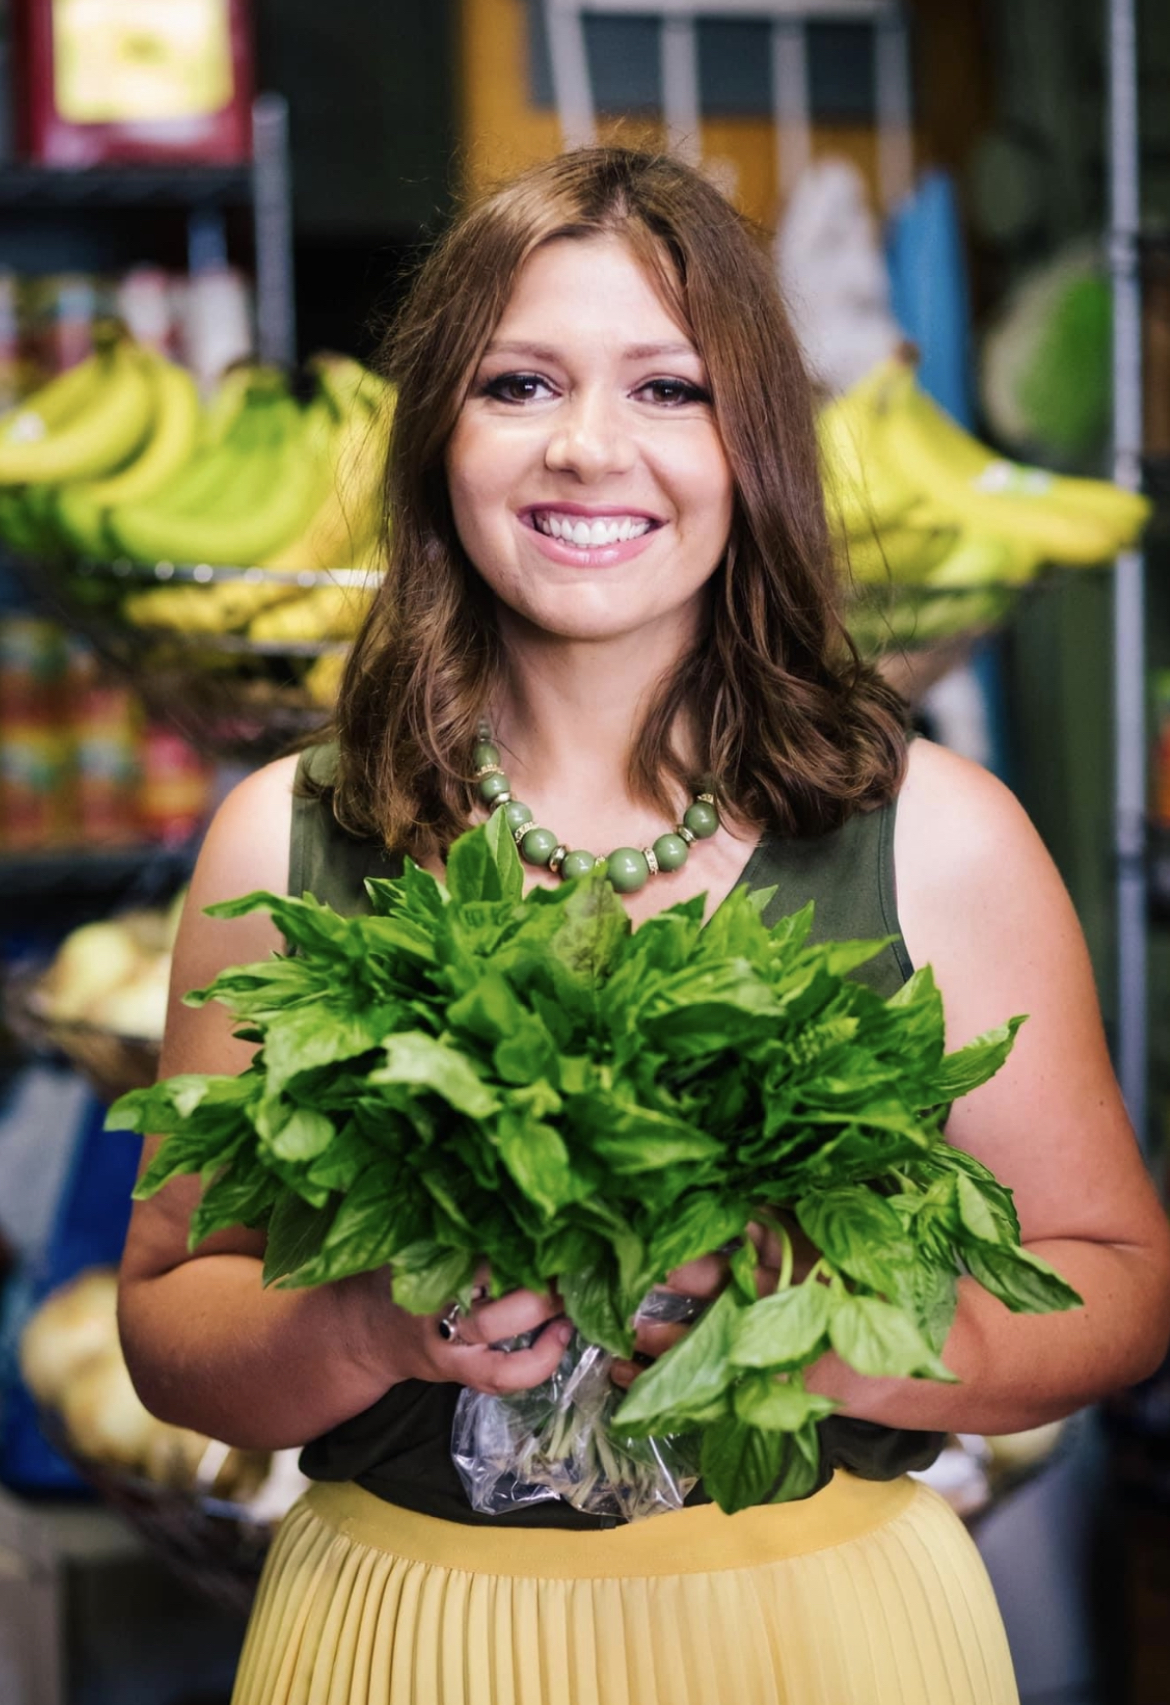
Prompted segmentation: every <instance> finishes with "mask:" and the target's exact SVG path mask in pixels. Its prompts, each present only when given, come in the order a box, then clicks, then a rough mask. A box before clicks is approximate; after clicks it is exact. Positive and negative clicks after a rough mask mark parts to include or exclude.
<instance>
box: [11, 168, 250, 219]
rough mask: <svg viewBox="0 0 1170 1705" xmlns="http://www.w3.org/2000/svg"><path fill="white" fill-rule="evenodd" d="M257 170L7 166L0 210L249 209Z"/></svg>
mask: <svg viewBox="0 0 1170 1705" xmlns="http://www.w3.org/2000/svg"><path fill="white" fill-rule="evenodd" d="M252 192H253V179H252V168H251V167H250V166H247V165H242V166H87V167H78V168H76V169H73V168H65V167H60V166H19V165H18V166H3V167H0V208H8V209H12V208H27V209H32V210H34V211H35V210H38V209H41V208H46V209H59V208H66V209H69V208H84V207H143V206H154V207H181V208H193V207H226V206H239V207H244V206H247V205H248V203H249V202H250V201H251V199H252Z"/></svg>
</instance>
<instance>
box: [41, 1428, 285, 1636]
mask: <svg viewBox="0 0 1170 1705" xmlns="http://www.w3.org/2000/svg"><path fill="white" fill-rule="evenodd" d="M40 1425H41V1429H42V1431H43V1432H44V1434H45V1437H46V1438H47V1439H48V1441H49V1442H50V1444H52V1446H53V1448H54V1449H55V1450H57V1451H59V1452H60V1454H61V1455H62V1456H63V1457H64V1458H65V1460H66V1461H67V1462H68V1463H70V1465H71V1466H72V1467H73V1468H74V1469H75V1470H76V1471H77V1473H78V1475H79V1476H80V1478H81V1479H82V1480H84V1481H85V1483H86V1485H88V1486H90V1487H92V1488H93V1490H94V1492H96V1493H97V1495H98V1497H99V1498H100V1499H101V1501H102V1502H103V1503H104V1504H106V1505H107V1506H108V1507H109V1508H110V1509H112V1510H114V1511H115V1512H116V1513H117V1514H118V1515H119V1516H121V1517H122V1519H123V1520H124V1521H125V1522H126V1523H127V1524H128V1525H129V1526H130V1527H132V1528H133V1529H134V1530H135V1532H137V1533H139V1534H140V1535H141V1536H142V1538H143V1539H144V1540H145V1541H146V1542H147V1544H148V1545H150V1546H151V1548H152V1549H153V1550H154V1551H155V1552H157V1553H158V1555H159V1556H160V1558H162V1560H163V1561H165V1563H166V1564H167V1566H168V1567H169V1568H170V1569H171V1570H172V1572H173V1573H174V1574H176V1575H177V1576H178V1577H179V1579H180V1580H182V1581H183V1582H184V1583H185V1584H186V1585H187V1586H189V1587H191V1588H193V1589H194V1590H195V1591H197V1592H198V1593H200V1594H201V1595H202V1596H203V1597H205V1598H209V1599H212V1600H214V1602H215V1603H216V1604H218V1605H220V1606H221V1607H223V1608H224V1609H226V1610H229V1611H231V1612H233V1613H234V1614H236V1615H238V1616H240V1617H244V1618H246V1617H247V1616H248V1613H249V1612H250V1610H251V1608H252V1600H253V1598H254V1596H255V1593H256V1586H257V1583H258V1581H259V1579H260V1571H261V1570H262V1568H263V1567H264V1559H265V1557H266V1556H267V1553H268V1548H269V1546H270V1544H271V1543H272V1537H273V1534H274V1533H275V1531H276V1528H277V1526H278V1525H279V1521H280V1517H281V1515H282V1514H283V1510H284V1508H287V1507H288V1505H289V1504H291V1502H292V1501H293V1499H294V1498H295V1497H296V1495H297V1493H298V1492H299V1490H300V1488H301V1484H302V1482H301V1480H300V1477H299V1476H298V1475H295V1474H293V1475H292V1476H287V1477H286V1475H281V1476H280V1478H281V1479H282V1480H283V1483H284V1484H285V1485H286V1486H287V1491H286V1493H285V1495H284V1496H283V1497H281V1495H280V1489H279V1488H278V1487H274V1486H273V1485H272V1484H271V1483H269V1486H268V1490H269V1494H270V1495H269V1497H268V1498H265V1497H264V1495H263V1494H264V1488H262V1489H261V1495H260V1497H259V1498H258V1500H257V1501H256V1502H255V1503H234V1502H231V1501H229V1500H227V1499H223V1498H216V1497H211V1496H208V1495H206V1494H203V1493H200V1492H199V1491H186V1490H181V1489H179V1488H176V1487H171V1486H163V1485H159V1484H157V1483H156V1482H154V1481H151V1480H147V1479H145V1478H144V1477H143V1476H141V1475H138V1474H131V1473H128V1472H127V1471H126V1470H125V1469H122V1468H117V1467H114V1466H112V1465H111V1464H109V1463H104V1462H97V1461H95V1460H94V1459H93V1458H92V1457H89V1456H84V1455H82V1454H81V1453H80V1452H79V1451H78V1450H77V1449H76V1448H75V1447H74V1446H73V1444H72V1443H71V1441H70V1439H69V1436H68V1434H67V1432H66V1430H65V1427H64V1426H63V1424H62V1422H61V1420H60V1417H59V1416H58V1415H56V1414H55V1413H54V1412H52V1411H47V1410H41V1412H40ZM221 1449H222V1447H221V1446H218V1445H212V1446H209V1452H213V1451H214V1452H218V1451H219V1450H221ZM290 1454H291V1455H292V1456H294V1457H295V1452H294V1453H288V1452H281V1453H279V1458H277V1457H274V1458H273V1463H274V1466H275V1465H276V1464H277V1462H278V1461H280V1463H281V1468H282V1469H286V1463H287V1459H288V1457H289V1456H290ZM274 1490H275V1491H276V1494H277V1496H276V1499H275V1500H274V1499H273V1498H272V1496H271V1493H272V1492H273V1491H274ZM274 1503H276V1504H278V1505H282V1506H283V1507H282V1508H274Z"/></svg>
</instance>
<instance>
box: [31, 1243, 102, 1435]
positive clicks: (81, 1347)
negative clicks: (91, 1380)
mask: <svg viewBox="0 0 1170 1705" xmlns="http://www.w3.org/2000/svg"><path fill="white" fill-rule="evenodd" d="M117 1308H118V1279H117V1275H116V1273H115V1272H114V1270H113V1268H112V1267H91V1268H89V1269H87V1270H86V1271H85V1272H84V1273H80V1274H78V1276H77V1278H75V1279H72V1280H70V1282H69V1283H68V1284H67V1285H62V1286H61V1287H60V1288H59V1289H57V1290H55V1291H53V1293H52V1294H51V1295H50V1296H49V1297H47V1298H46V1299H45V1301H44V1302H43V1303H42V1304H41V1306H40V1307H39V1308H38V1309H37V1311H36V1313H35V1314H34V1315H33V1316H32V1318H31V1319H30V1321H29V1322H28V1325H27V1326H26V1327H25V1329H24V1331H23V1333H22V1334H21V1339H20V1372H21V1377H22V1378H23V1380H24V1383H25V1384H26V1385H27V1386H28V1389H29V1390H30V1391H31V1392H32V1394H33V1396H34V1397H35V1398H36V1400H37V1402H38V1403H42V1404H44V1405H46V1407H49V1408H54V1407H56V1405H57V1403H58V1401H59V1399H60V1396H61V1393H62V1392H63V1391H64V1389H65V1387H66V1385H67V1384H68V1383H69V1381H70V1380H71V1379H72V1377H73V1375H74V1374H75V1373H76V1372H77V1370H78V1369H79V1368H81V1367H82V1366H83V1365H84V1364H85V1363H86V1362H89V1361H91V1360H93V1359H94V1358H95V1357H101V1356H104V1355H107V1354H109V1352H110V1351H111V1350H112V1349H115V1348H116V1347H117V1343H118V1318H117Z"/></svg>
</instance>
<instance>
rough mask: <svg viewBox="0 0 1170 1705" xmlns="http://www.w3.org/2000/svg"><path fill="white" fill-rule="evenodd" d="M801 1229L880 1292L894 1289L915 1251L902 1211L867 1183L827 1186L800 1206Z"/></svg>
mask: <svg viewBox="0 0 1170 1705" xmlns="http://www.w3.org/2000/svg"><path fill="white" fill-rule="evenodd" d="M795 1212H796V1218H797V1222H798V1224H799V1225H800V1228H801V1230H802V1231H803V1232H804V1233H805V1235H806V1236H807V1237H808V1238H810V1239H811V1241H812V1242H813V1244H814V1245H815V1246H816V1248H817V1249H819V1250H820V1251H821V1252H822V1254H824V1255H825V1256H826V1257H827V1258H828V1259H829V1260H830V1261H831V1262H832V1263H833V1265H834V1267H838V1268H840V1270H841V1271H842V1272H843V1273H847V1274H848V1275H849V1277H850V1278H851V1279H856V1280H858V1282H859V1283H861V1284H863V1285H868V1286H869V1287H870V1288H871V1289H873V1290H876V1291H887V1290H890V1289H892V1288H893V1287H894V1286H895V1285H896V1284H897V1282H898V1273H899V1270H900V1269H902V1268H903V1267H904V1266H905V1265H906V1264H907V1263H909V1262H912V1261H913V1260H914V1249H913V1245H912V1244H911V1242H910V1240H909V1238H908V1237H907V1236H906V1235H905V1233H904V1232H903V1230H902V1222H901V1220H900V1219H899V1218H898V1215H897V1214H896V1213H895V1212H894V1210H893V1208H891V1207H890V1205H889V1203H888V1202H886V1201H885V1200H883V1198H882V1197H881V1196H879V1195H878V1194H877V1193H876V1192H875V1191H873V1190H869V1189H866V1188H865V1187H864V1186H862V1185H846V1186H844V1187H843V1188H842V1189H838V1190H822V1191H818V1192H817V1193H816V1194H815V1195H809V1196H802V1197H801V1199H800V1200H799V1201H798V1202H797V1204H796V1209H795Z"/></svg>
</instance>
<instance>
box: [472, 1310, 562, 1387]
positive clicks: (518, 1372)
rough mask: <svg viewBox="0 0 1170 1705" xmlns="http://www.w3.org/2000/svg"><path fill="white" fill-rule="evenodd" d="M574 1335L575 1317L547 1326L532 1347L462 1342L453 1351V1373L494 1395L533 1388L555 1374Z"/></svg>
mask: <svg viewBox="0 0 1170 1705" xmlns="http://www.w3.org/2000/svg"><path fill="white" fill-rule="evenodd" d="M572 1336H573V1323H572V1321H570V1320H557V1321H554V1322H553V1324H552V1325H551V1326H546V1327H545V1329H544V1331H543V1332H542V1333H541V1334H540V1337H539V1338H538V1339H537V1340H536V1342H535V1344H533V1346H532V1348H531V1349H530V1350H511V1351H508V1350H489V1349H488V1348H487V1347H486V1345H485V1346H483V1347H482V1348H479V1347H476V1346H474V1345H461V1346H459V1347H457V1348H453V1349H452V1350H451V1352H450V1354H451V1357H452V1358H453V1359H455V1366H456V1368H457V1371H456V1372H455V1373H454V1374H453V1375H452V1377H453V1378H454V1379H456V1380H457V1381H458V1382H459V1384H460V1385H469V1386H471V1388H472V1389H473V1390H474V1391H483V1392H487V1393H489V1394H490V1395H492V1396H494V1397H506V1396H509V1395H510V1394H511V1393H512V1392H514V1391H531V1390H532V1388H533V1387H534V1386H537V1385H543V1384H544V1382H545V1380H546V1379H551V1378H552V1376H553V1374H554V1373H555V1372H556V1370H557V1368H558V1367H559V1365H560V1361H561V1357H562V1356H563V1355H564V1353H565V1345H566V1344H567V1343H568V1342H569V1339H570V1338H571V1337H572Z"/></svg>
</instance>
